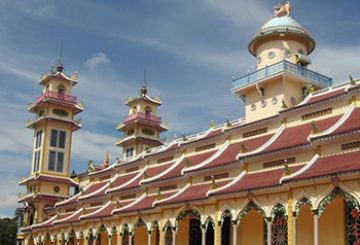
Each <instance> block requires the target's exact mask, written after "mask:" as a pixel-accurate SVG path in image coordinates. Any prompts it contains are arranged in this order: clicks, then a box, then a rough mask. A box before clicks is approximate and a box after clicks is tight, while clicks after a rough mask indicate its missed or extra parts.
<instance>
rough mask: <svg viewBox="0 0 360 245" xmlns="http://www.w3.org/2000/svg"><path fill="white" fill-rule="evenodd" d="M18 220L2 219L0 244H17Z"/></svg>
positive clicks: (0, 221)
mask: <svg viewBox="0 0 360 245" xmlns="http://www.w3.org/2000/svg"><path fill="white" fill-rule="evenodd" d="M16 230H17V218H16V217H14V218H0V244H4V245H5V244H6V245H11V244H15V239H16Z"/></svg>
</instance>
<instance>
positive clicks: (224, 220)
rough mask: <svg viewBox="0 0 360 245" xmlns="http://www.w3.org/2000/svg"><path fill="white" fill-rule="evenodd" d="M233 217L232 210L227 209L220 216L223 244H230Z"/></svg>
mask: <svg viewBox="0 0 360 245" xmlns="http://www.w3.org/2000/svg"><path fill="white" fill-rule="evenodd" d="M231 219H232V215H231V212H230V211H229V210H225V211H224V212H223V213H222V215H221V218H220V225H221V245H230V237H231Z"/></svg>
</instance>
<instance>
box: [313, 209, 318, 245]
mask: <svg viewBox="0 0 360 245" xmlns="http://www.w3.org/2000/svg"><path fill="white" fill-rule="evenodd" d="M314 245H319V215H318V214H314Z"/></svg>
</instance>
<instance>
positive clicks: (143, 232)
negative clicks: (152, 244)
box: [132, 218, 148, 245]
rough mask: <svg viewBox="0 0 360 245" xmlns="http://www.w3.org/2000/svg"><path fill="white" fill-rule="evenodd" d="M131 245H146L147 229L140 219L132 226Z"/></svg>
mask: <svg viewBox="0 0 360 245" xmlns="http://www.w3.org/2000/svg"><path fill="white" fill-rule="evenodd" d="M132 234H133V237H134V238H133V239H134V243H133V245H138V244H146V243H147V242H146V241H147V240H148V234H147V227H146V224H145V222H144V221H143V220H142V219H141V218H140V219H139V220H138V221H137V222H136V224H135V225H134V228H133V231H132Z"/></svg>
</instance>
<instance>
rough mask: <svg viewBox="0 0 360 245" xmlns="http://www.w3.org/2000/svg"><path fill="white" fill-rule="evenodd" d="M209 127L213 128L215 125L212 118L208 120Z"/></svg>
mask: <svg viewBox="0 0 360 245" xmlns="http://www.w3.org/2000/svg"><path fill="white" fill-rule="evenodd" d="M209 127H210V128H214V127H215V123H214V120H211V121H210V125H209Z"/></svg>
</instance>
